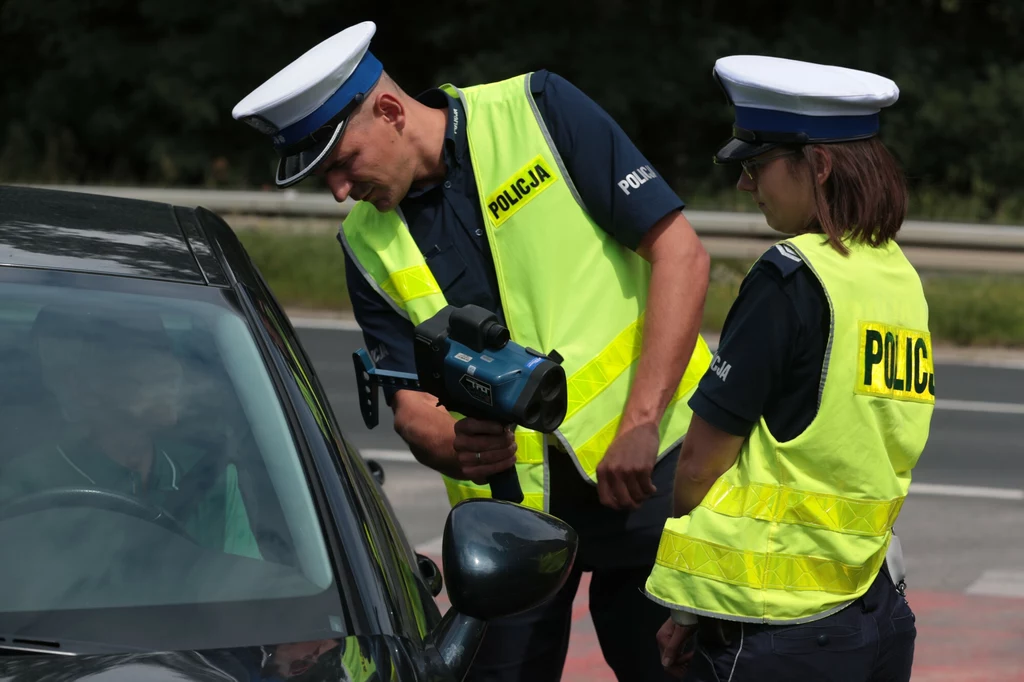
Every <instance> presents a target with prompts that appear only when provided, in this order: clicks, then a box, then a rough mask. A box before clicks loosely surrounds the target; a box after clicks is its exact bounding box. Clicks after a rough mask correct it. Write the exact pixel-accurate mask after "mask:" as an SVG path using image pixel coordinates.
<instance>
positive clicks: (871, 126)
mask: <svg viewBox="0 0 1024 682" xmlns="http://www.w3.org/2000/svg"><path fill="white" fill-rule="evenodd" d="M735 127H736V128H737V129H738V131H744V132H746V133H748V134H750V135H752V136H753V139H752V140H751V141H765V142H771V141H774V142H784V141H786V140H787V139H788V140H793V141H795V140H799V141H800V142H825V141H828V142H840V141H843V140H859V139H863V138H865V137H871V136H872V135H875V134H877V133H878V129H879V116H878V114H877V113H874V114H868V115H864V116H808V115H806V114H795V113H792V112H789V111H775V110H772V109H754V108H752V107H736V126H735ZM738 131H737V132H738ZM737 137H740V135H737ZM744 138H745V136H744Z"/></svg>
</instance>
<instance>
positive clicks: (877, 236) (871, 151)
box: [798, 137, 907, 255]
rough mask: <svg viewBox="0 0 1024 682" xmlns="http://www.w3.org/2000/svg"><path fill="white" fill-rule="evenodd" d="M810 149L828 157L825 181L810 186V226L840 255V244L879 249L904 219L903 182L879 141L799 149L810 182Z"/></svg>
mask: <svg viewBox="0 0 1024 682" xmlns="http://www.w3.org/2000/svg"><path fill="white" fill-rule="evenodd" d="M815 148H820V149H821V150H822V151H824V152H825V153H826V154H828V155H829V156H830V157H831V158H832V171H831V173H829V176H828V179H827V180H826V181H825V183H824V184H823V185H819V184H818V183H817V182H814V183H813V185H814V201H815V204H816V208H817V216H816V222H817V225H818V227H819V228H820V229H821V231H822V232H823V233H824V234H825V235H826V236H827V237H828V241H829V243H830V244H831V245H832V247H833V248H834V249H836V250H837V251H838V252H839V253H842V254H844V255H845V254H846V253H848V249H847V248H846V245H845V244H844V243H843V242H844V241H845V242H857V241H861V242H865V243H867V244H870V245H871V246H881V245H882V244H885V243H886V242H888V241H889V240H891V239H893V238H894V237H895V236H896V233H897V232H899V229H900V226H901V225H902V224H903V220H904V218H906V215H907V181H906V177H905V176H904V175H903V169H902V168H900V166H899V164H898V163H897V162H896V159H895V158H894V157H893V155H892V154H891V153H890V152H889V150H888V149H887V148H886V146H885V145H884V144H883V143H882V141H881V140H879V139H878V138H877V137H872V138H870V139H867V140H857V141H855V142H839V143H833V144H823V145H807V146H805V147H803V149H802V156H803V159H804V161H805V162H806V163H807V165H808V166H809V167H810V170H811V177H812V178H813V177H814V176H815V175H816V174H817V162H816V158H817V156H816V155H815V153H814V150H815ZM798 158H799V157H798Z"/></svg>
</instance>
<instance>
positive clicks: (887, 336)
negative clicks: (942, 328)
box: [647, 234, 935, 623]
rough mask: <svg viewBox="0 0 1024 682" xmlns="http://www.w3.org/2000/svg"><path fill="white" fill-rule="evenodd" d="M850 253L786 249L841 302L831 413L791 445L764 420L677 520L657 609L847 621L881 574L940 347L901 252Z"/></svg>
mask: <svg viewBox="0 0 1024 682" xmlns="http://www.w3.org/2000/svg"><path fill="white" fill-rule="evenodd" d="M787 246H788V247H789V248H790V249H792V250H791V251H787V250H786V247H787ZM849 247H850V254H849V255H848V256H843V255H842V254H840V253H838V252H837V251H835V249H833V248H832V247H831V246H829V245H828V243H827V242H826V241H825V239H824V237H822V236H821V235H820V234H806V235H801V236H798V237H794V238H792V239H788V240H785V241H783V242H781V244H779V245H776V246H773V247H772V248H778V249H780V250H782V252H783V253H784V254H788V255H790V256H791V257H794V258H796V257H799V258H800V259H801V260H803V261H804V262H805V263H806V264H807V266H809V267H810V268H811V270H812V271H813V272H814V274H815V275H816V276H817V278H818V280H819V281H820V282H821V285H822V287H823V289H824V290H825V293H826V296H827V298H828V302H829V308H830V317H831V331H830V334H829V345H828V347H827V349H826V352H825V361H824V364H823V367H822V374H821V384H820V389H819V394H818V412H817V415H816V416H815V417H814V420H813V421H812V422H811V424H810V425H809V426H808V427H807V429H806V430H804V432H803V433H801V434H800V435H799V436H797V437H796V438H794V439H792V440H790V441H786V442H780V441H779V440H777V439H776V438H775V437H774V436H773V435H772V433H771V431H770V430H769V429H768V425H767V424H766V423H765V421H764V418H763V417H762V419H761V420H760V422H759V423H757V424H756V425H755V426H754V427H753V429H752V431H751V433H750V435H749V436H748V437H747V440H746V442H745V443H744V444H743V447H742V449H741V450H740V454H739V457H738V458H737V460H736V463H735V465H734V466H733V467H732V468H730V469H729V470H728V471H727V472H726V473H725V474H723V475H722V477H721V478H719V479H718V481H716V482H715V484H714V485H713V486H712V487H711V490H710V491H709V492H708V494H707V496H706V497H705V498H704V500H703V501H702V502H701V503H700V505H699V506H698V507H697V508H696V509H694V510H693V511H692V512H691V513H690V514H689V515H687V516H684V517H682V518H673V519H669V520H668V522H666V524H665V528H664V531H663V534H662V538H661V544H660V546H659V548H658V555H657V560H656V564H655V567H654V570H653V572H652V573H651V575H650V577H649V578H648V580H647V594H648V596H649V597H651V598H653V599H654V600H655V601H658V602H660V603H662V604H664V605H666V606H669V607H670V608H673V609H678V610H682V611H688V612H691V613H696V614H703V615H708V616H712V617H717V618H723V619H728V620H736V621H747V622H756V623H797V622H802V621H809V620H816V619H818V618H822V617H824V616H827V615H829V614H831V613H834V612H835V611H838V610H840V609H842V608H843V607H844V606H846V605H848V604H849V603H850V602H852V601H853V600H855V599H857V598H858V597H860V596H861V595H863V594H864V593H865V592H866V591H867V589H868V587H870V586H871V583H872V581H873V580H874V579H875V577H876V575H877V574H878V571H879V569H880V568H881V566H882V563H883V562H884V561H885V556H886V550H887V548H888V546H889V541H890V539H891V537H892V527H893V524H894V523H895V521H896V517H897V516H898V515H899V512H900V508H901V507H902V505H903V500H904V498H905V497H906V495H907V490H908V489H909V487H910V472H911V470H912V469H913V468H914V466H915V464H916V463H917V460H918V457H919V456H920V455H921V451H922V450H923V449H924V445H925V441H927V439H928V428H929V423H930V421H931V415H932V410H933V408H934V405H935V381H934V369H933V358H932V346H931V336H930V334H929V333H928V305H927V302H926V301H925V297H924V292H923V290H922V287H921V281H920V279H919V277H918V275H917V272H916V271H915V270H914V268H913V267H912V266H911V265H910V263H909V262H908V261H907V259H906V257H905V256H904V255H903V252H902V251H901V250H900V248H899V247H898V246H897V245H896V244H895V243H894V242H889V243H888V244H886V245H884V246H880V247H876V248H872V247H871V246H868V245H865V244H850V245H849Z"/></svg>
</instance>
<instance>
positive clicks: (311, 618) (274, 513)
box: [0, 187, 576, 682]
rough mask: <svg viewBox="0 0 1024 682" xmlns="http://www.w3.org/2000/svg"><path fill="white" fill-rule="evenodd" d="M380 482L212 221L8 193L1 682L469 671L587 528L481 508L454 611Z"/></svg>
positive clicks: (162, 209) (176, 210)
mask: <svg viewBox="0 0 1024 682" xmlns="http://www.w3.org/2000/svg"><path fill="white" fill-rule="evenodd" d="M380 476H381V472H380V471H379V467H377V468H376V469H375V468H374V467H373V466H372V463H368V462H366V461H364V460H363V459H362V458H361V457H360V455H359V453H358V452H357V451H356V450H355V448H353V447H352V445H351V443H349V442H347V441H346V440H345V438H344V435H343V434H342V432H341V430H340V429H339V428H338V424H337V422H336V420H335V417H334V415H333V414H332V411H331V409H330V407H329V406H328V403H327V399H326V397H325V392H324V390H323V388H322V387H321V385H320V383H319V381H318V380H317V377H316V373H315V372H314V371H313V367H312V364H311V363H310V361H309V359H308V357H307V356H306V354H305V352H304V351H303V349H302V346H301V344H300V343H299V341H298V339H297V337H296V334H295V332H294V330H293V329H292V327H291V325H290V324H289V321H288V318H287V316H286V315H285V314H284V313H283V311H282V309H281V307H280V306H279V305H278V304H277V302H276V301H275V299H274V297H273V295H272V293H271V291H270V289H269V288H268V287H267V285H266V282H264V280H263V279H262V277H261V276H260V273H259V272H258V270H257V269H256V267H255V266H254V265H253V264H252V262H251V261H250V260H249V258H248V256H247V255H246V253H245V250H244V249H243V248H242V245H241V244H240V243H239V241H238V239H237V238H236V237H235V235H234V234H233V233H232V231H231V230H230V228H229V227H228V226H227V225H226V224H225V223H224V221H223V220H221V219H220V218H219V217H218V216H217V215H215V214H214V213H212V212H210V211H208V210H205V209H202V208H198V209H192V208H184V207H175V206H169V205H165V204H160V203H152V202H144V201H136V200H129V199H121V198H113V197H107V196H97V195H91V194H85V193H77V192H61V191H54V190H46V189H38V188H25V187H0V547H2V548H3V561H0V679H3V680H10V681H11V682H14V681H17V680H34V679H47V680H50V679H52V680H75V679H79V678H85V677H89V679H90V680H113V679H117V680H162V679H168V680H170V679H174V680H200V679H201V680H268V679H285V678H302V679H306V680H311V681H313V680H324V681H326V680H331V681H336V680H373V679H377V680H403V681H407V680H422V681H427V680H457V679H461V678H462V677H463V676H464V674H465V672H466V670H467V667H468V665H469V664H470V662H471V660H472V658H473V656H474V655H475V652H476V650H477V648H478V645H479V642H480V639H481V637H482V636H483V632H484V629H485V627H486V621H487V620H488V619H490V618H494V617H498V616H502V615H506V614H509V613H513V612H516V611H520V610H523V609H525V608H529V607H530V606H533V605H534V604H537V603H540V602H541V601H543V600H544V599H546V598H548V597H550V596H551V595H552V594H553V593H554V592H555V591H556V590H557V589H558V587H559V586H560V585H561V584H562V583H563V581H564V580H565V577H566V575H567V572H568V570H569V569H570V567H571V565H572V562H573V559H574V557H575V552H576V538H575V535H574V533H573V532H572V530H571V529H570V528H568V527H567V526H566V525H564V524H562V523H561V522H559V521H558V520H556V519H554V518H553V517H550V516H547V515H544V514H540V513H537V512H533V511H531V510H528V509H525V508H523V507H519V506H516V505H512V504H508V503H503V502H495V501H491V500H474V501H468V502H463V503H462V504H460V505H459V506H457V507H455V508H454V509H453V510H452V511H451V512H450V514H449V516H448V520H447V523H446V526H445V531H444V543H443V545H444V554H443V564H444V568H445V570H444V576H445V580H446V581H447V589H448V596H449V598H450V600H451V603H452V608H451V609H450V610H449V611H448V612H447V613H446V614H444V616H443V617H442V615H441V614H440V612H439V610H438V608H437V606H436V605H435V602H434V597H435V596H436V595H437V594H439V591H440V589H441V583H440V580H441V576H440V572H439V570H438V568H437V566H436V565H434V564H433V562H432V561H430V560H429V559H427V558H426V557H422V556H418V555H416V554H415V553H414V552H413V550H412V549H411V547H410V545H409V543H408V541H407V540H406V538H405V536H404V535H403V533H402V531H401V529H400V527H399V525H398V522H397V520H396V518H395V515H394V513H393V512H392V510H391V507H390V505H389V504H388V502H387V500H386V498H385V496H384V493H383V490H382V488H381V486H380V483H379V477H380Z"/></svg>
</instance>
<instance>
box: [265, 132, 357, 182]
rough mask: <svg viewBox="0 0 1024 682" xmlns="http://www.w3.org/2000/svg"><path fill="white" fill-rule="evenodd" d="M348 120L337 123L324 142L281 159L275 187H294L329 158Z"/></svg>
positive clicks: (278, 164) (275, 178)
mask: <svg viewBox="0 0 1024 682" xmlns="http://www.w3.org/2000/svg"><path fill="white" fill-rule="evenodd" d="M349 118H351V117H349ZM349 118H346V119H345V120H344V121H342V122H341V123H339V124H338V125H337V127H335V129H334V132H333V133H332V134H331V136H330V137H329V138H328V139H327V140H325V141H324V142H322V143H318V144H315V145H313V146H312V147H309V148H307V149H304V150H302V151H301V152H299V153H297V154H290V155H288V156H285V157H282V158H281V160H280V161H278V162H277V175H276V176H275V177H274V182H275V183H276V184H277V186H278V187H288V186H290V185H294V184H295V183H297V182H300V181H302V180H304V179H305V178H306V177H308V176H309V174H310V173H312V172H313V171H315V170H316V168H317V166H319V165H320V164H321V163H322V162H323V160H324V159H326V158H327V157H328V156H330V154H331V152H332V151H334V148H335V147H337V146H338V142H340V141H341V135H342V133H343V132H345V126H346V125H348V122H349Z"/></svg>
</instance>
